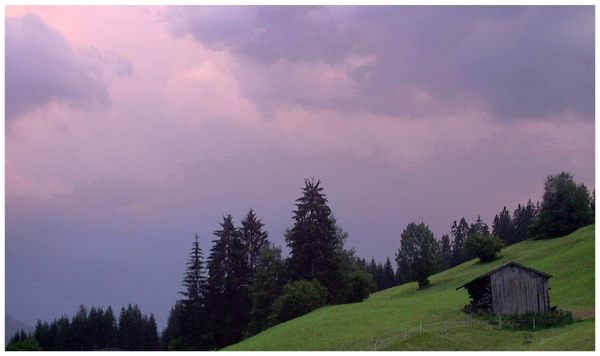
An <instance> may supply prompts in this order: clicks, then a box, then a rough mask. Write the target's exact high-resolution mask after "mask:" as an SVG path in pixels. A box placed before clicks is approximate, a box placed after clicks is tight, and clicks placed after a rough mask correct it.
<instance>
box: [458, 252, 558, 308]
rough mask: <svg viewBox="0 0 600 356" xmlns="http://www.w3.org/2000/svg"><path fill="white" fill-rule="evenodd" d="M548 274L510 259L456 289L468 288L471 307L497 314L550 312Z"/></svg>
mask: <svg viewBox="0 0 600 356" xmlns="http://www.w3.org/2000/svg"><path fill="white" fill-rule="evenodd" d="M550 277H551V276H550V275H549V274H547V273H544V272H540V271H537V270H535V269H533V268H531V267H527V266H524V265H522V264H519V263H516V262H509V263H507V264H505V265H503V266H500V267H498V268H496V269H494V270H491V271H489V272H488V273H486V274H483V275H481V276H479V277H477V278H475V279H474V280H472V281H470V282H467V283H465V284H463V285H462V286H460V287H458V288H456V289H457V290H458V289H460V288H463V287H464V288H465V289H466V290H467V291H468V292H469V296H470V298H471V309H472V310H480V311H481V310H483V311H487V312H489V313H492V314H496V315H521V314H525V313H529V312H535V313H538V312H547V311H550V296H549V294H548V289H549V288H548V279H549V278H550Z"/></svg>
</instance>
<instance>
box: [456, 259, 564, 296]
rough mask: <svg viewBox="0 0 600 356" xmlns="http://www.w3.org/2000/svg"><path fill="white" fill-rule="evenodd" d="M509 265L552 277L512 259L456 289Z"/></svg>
mask: <svg viewBox="0 0 600 356" xmlns="http://www.w3.org/2000/svg"><path fill="white" fill-rule="evenodd" d="M511 266H514V267H519V268H522V269H526V270H528V271H531V272H533V273H537V274H539V275H540V276H542V277H546V278H550V277H552V276H551V275H549V274H548V273H544V272H542V271H538V270H537V269H533V268H531V267H527V266H525V265H522V264H520V263H517V262H514V261H510V262H508V263H507V264H505V265H502V266H500V267H498V268H495V269H493V270H491V271H489V272H487V273H485V274H482V275H481V276H479V277H477V278H475V279H473V280H471V281H469V282H467V283H465V284H463V285H462V286H460V287H458V288H456V289H457V290H458V289H461V288H463V287H464V286H466V285H467V284H470V283H472V282H474V281H476V280H478V279H481V278H485V277H487V276H489V275H491V274H494V273H496V272H498V271H499V270H501V269H504V268H506V267H511Z"/></svg>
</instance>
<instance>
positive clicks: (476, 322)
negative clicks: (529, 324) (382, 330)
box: [361, 318, 502, 351]
mask: <svg viewBox="0 0 600 356" xmlns="http://www.w3.org/2000/svg"><path fill="white" fill-rule="evenodd" d="M470 328H486V329H498V328H500V329H501V328H502V324H499V325H492V324H490V323H489V322H487V321H484V320H480V319H474V318H470V319H467V320H459V321H456V320H452V321H448V320H444V321H440V322H419V323H418V324H417V325H415V326H412V327H405V328H404V329H403V330H402V329H401V330H399V333H398V334H396V335H394V336H392V337H389V338H384V339H375V340H373V342H372V343H371V344H370V345H369V346H367V347H366V348H364V349H362V350H361V351H377V350H386V349H387V348H388V347H389V346H390V345H391V344H393V343H395V342H401V341H406V340H408V339H409V338H411V337H413V336H415V335H418V334H423V333H430V334H431V333H436V334H445V333H447V332H449V331H451V330H459V329H470Z"/></svg>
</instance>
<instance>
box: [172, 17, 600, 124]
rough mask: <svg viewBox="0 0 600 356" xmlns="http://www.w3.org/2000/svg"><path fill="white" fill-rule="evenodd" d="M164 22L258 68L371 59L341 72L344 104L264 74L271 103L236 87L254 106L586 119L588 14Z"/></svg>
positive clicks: (590, 105) (590, 68)
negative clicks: (472, 110)
mask: <svg viewBox="0 0 600 356" xmlns="http://www.w3.org/2000/svg"><path fill="white" fill-rule="evenodd" d="M167 17H168V19H169V25H170V28H171V30H172V32H173V33H174V34H176V35H186V34H190V35H191V36H192V37H193V38H194V39H195V40H197V41H199V42H201V43H203V44H204V45H208V46H211V47H214V48H219V49H225V50H228V51H230V52H232V53H234V54H235V55H237V56H238V57H239V58H240V59H241V60H242V61H253V62H255V63H260V64H263V65H266V66H271V65H273V64H274V63H277V62H278V61H286V62H290V63H291V64H293V63H297V62H301V61H304V62H316V61H325V62H327V63H330V64H336V63H340V62H342V61H343V60H344V59H346V58H348V56H353V55H354V56H368V55H373V56H376V60H375V61H373V62H371V63H368V64H365V65H363V66H360V67H358V68H352V69H348V70H346V73H347V75H349V76H350V77H351V78H352V79H353V80H354V81H355V83H356V91H355V92H354V94H353V96H352V97H351V98H348V97H345V96H342V97H339V98H337V100H336V101H335V102H333V103H332V101H331V99H330V98H328V99H327V100H321V101H319V100H303V99H302V98H300V99H298V95H291V96H288V97H282V95H281V93H282V91H281V86H282V84H281V83H279V82H278V81H279V80H280V79H278V77H279V76H277V75H272V78H270V79H269V80H271V81H272V83H273V85H271V86H272V87H273V88H278V89H277V90H273V92H272V93H271V94H272V96H271V97H267V96H265V95H264V90H263V92H262V94H261V95H260V96H256V95H255V94H254V93H255V92H256V90H255V87H254V86H252V85H250V86H248V88H247V90H246V95H247V96H248V97H249V98H251V99H253V100H255V101H262V102H259V103H257V104H259V105H265V103H264V102H267V101H269V99H272V101H274V102H275V103H295V104H300V105H312V106H321V107H323V106H332V105H333V106H335V107H337V108H340V109H346V110H356V109H366V110H368V111H371V112H375V113H383V114H388V115H413V116H424V115H431V114H438V113H442V112H447V110H448V109H449V108H455V109H456V108H458V109H460V108H462V107H465V106H483V107H484V108H486V109H487V110H489V111H490V112H491V113H492V114H493V115H494V117H495V118H497V119H499V120H512V119H519V118H540V117H560V116H564V115H572V116H575V117H579V118H585V119H592V118H593V117H594V8H593V7H591V6H587V7H584V6H572V7H569V6H560V7H559V6H518V7H517V6H502V7H499V6H475V7H473V6H454V7H448V6H443V7H432V6H393V7H390V6H385V7H384V6H377V7H297V6H293V7H291V6H290V7H236V8H232V7H195V8H172V9H170V12H169V13H168V16H167ZM264 74H265V75H267V76H268V75H269V73H268V72H267V73H264ZM288 79H289V78H288ZM286 80H287V79H286ZM242 86H244V83H242ZM419 93H421V94H424V95H426V97H425V98H426V100H423V99H422V98H423V96H422V95H421V96H419V95H420V94H419Z"/></svg>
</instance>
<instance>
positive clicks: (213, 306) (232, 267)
mask: <svg viewBox="0 0 600 356" xmlns="http://www.w3.org/2000/svg"><path fill="white" fill-rule="evenodd" d="M220 225H221V229H220V230H217V231H215V232H214V234H215V236H217V239H216V240H214V241H213V243H214V244H213V247H212V248H211V252H210V256H209V258H208V279H207V281H208V284H207V300H206V306H207V312H208V314H209V318H210V330H211V334H212V335H211V336H212V342H211V346H212V348H217V349H218V348H221V347H223V346H226V345H229V344H232V343H235V342H237V341H240V340H241V338H242V335H243V332H244V330H245V329H246V327H247V325H248V319H249V312H250V296H249V291H248V288H249V268H248V264H247V259H246V251H245V247H244V244H243V242H242V240H241V234H240V231H239V230H238V229H237V228H236V227H235V226H234V224H233V218H232V217H231V215H227V216H225V217H223V222H222V223H221V224H220Z"/></svg>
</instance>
